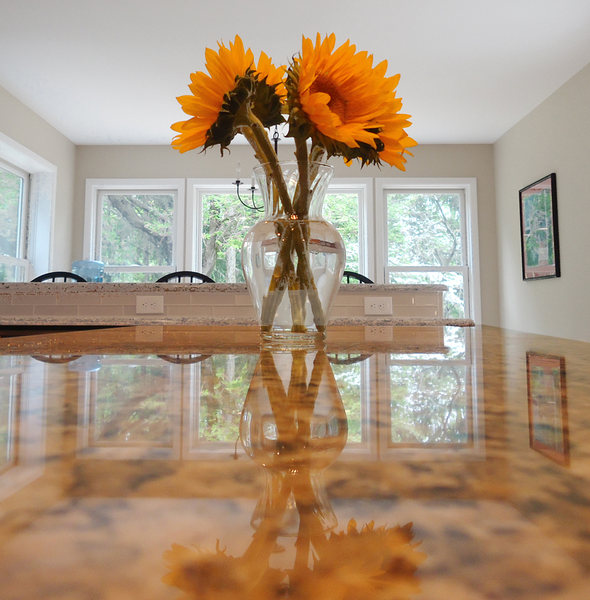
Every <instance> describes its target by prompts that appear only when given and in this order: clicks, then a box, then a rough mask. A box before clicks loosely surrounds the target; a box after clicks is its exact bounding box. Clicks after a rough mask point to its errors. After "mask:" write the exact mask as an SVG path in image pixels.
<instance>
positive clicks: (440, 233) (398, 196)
mask: <svg viewBox="0 0 590 600" xmlns="http://www.w3.org/2000/svg"><path fill="white" fill-rule="evenodd" d="M387 242H388V244H387V252H388V264H389V265H390V266H430V267H455V266H460V265H462V264H463V256H462V238H461V204H460V196H459V195H458V194H456V193H452V192H451V193H428V194H426V193H391V194H388V195H387ZM390 283H400V284H443V285H447V286H448V287H449V290H448V291H447V292H445V295H444V311H443V314H444V316H445V317H447V318H460V317H463V316H465V300H464V290H463V277H462V275H461V274H460V273H457V272H453V271H446V272H444V271H439V272H419V271H414V272H396V273H391V274H390Z"/></svg>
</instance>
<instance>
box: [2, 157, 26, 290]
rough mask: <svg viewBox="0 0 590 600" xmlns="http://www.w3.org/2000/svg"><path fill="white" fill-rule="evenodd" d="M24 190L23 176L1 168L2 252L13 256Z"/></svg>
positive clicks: (17, 239) (16, 243)
mask: <svg viewBox="0 0 590 600" xmlns="http://www.w3.org/2000/svg"><path fill="white" fill-rule="evenodd" d="M22 190H23V178H22V177H19V176H18V175H15V174H14V173H10V172H9V171H6V170H4V169H2V168H0V254H7V255H8V256H12V257H17V256H18V245H19V229H20V223H19V220H20V212H21V208H22V207H21V202H22ZM0 281H2V279H0Z"/></svg>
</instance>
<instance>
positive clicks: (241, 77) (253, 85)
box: [172, 35, 285, 153]
mask: <svg viewBox="0 0 590 600" xmlns="http://www.w3.org/2000/svg"><path fill="white" fill-rule="evenodd" d="M218 45H219V50H218V52H215V51H214V50H212V49H211V48H207V49H206V51H205V59H206V64H205V66H206V69H207V71H208V74H207V73H204V72H202V71H198V72H196V73H191V83H190V84H189V89H190V91H191V92H192V94H191V95H187V96H180V97H178V102H179V103H180V105H181V106H182V110H183V111H184V112H185V113H187V114H188V115H190V116H191V117H192V118H190V119H188V120H187V121H179V122H178V123H174V124H173V125H172V129H173V130H174V131H177V132H178V134H179V135H177V136H175V137H174V140H173V142H172V146H173V147H174V148H176V149H177V150H179V151H180V152H186V151H187V150H192V149H194V148H200V147H201V146H203V147H204V148H207V147H209V146H213V145H215V144H219V145H220V146H221V150H222V153H223V150H224V149H225V148H227V146H229V144H230V142H231V141H232V139H233V138H234V136H235V134H236V133H237V128H238V127H239V126H240V125H242V124H244V123H243V122H242V121H241V120H240V117H241V118H243V115H242V114H241V112H243V108H244V105H245V104H246V103H248V104H249V106H250V108H251V109H252V111H253V113H254V114H255V115H256V117H257V118H258V119H260V121H261V122H262V123H263V125H264V126H265V127H270V126H271V125H277V124H279V123H282V122H283V120H284V119H283V117H282V116H281V104H282V100H283V97H284V93H285V92H284V86H283V83H282V78H283V73H284V67H275V66H274V65H273V64H272V62H271V60H270V58H269V57H268V56H267V55H266V54H265V53H264V52H261V53H260V58H259V60H258V66H256V64H255V62H254V55H253V53H252V50H250V49H249V48H248V49H245V48H244V44H243V43H242V40H241V39H240V37H239V36H238V35H236V37H235V40H234V42H233V43H232V42H230V44H229V48H228V47H226V46H224V45H223V44H222V43H219V42H218Z"/></svg>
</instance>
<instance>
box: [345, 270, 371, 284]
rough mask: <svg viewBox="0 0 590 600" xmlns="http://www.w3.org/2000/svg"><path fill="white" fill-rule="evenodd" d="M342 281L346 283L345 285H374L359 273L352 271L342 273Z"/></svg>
mask: <svg viewBox="0 0 590 600" xmlns="http://www.w3.org/2000/svg"><path fill="white" fill-rule="evenodd" d="M342 279H343V280H344V281H346V283H375V282H374V281H371V280H370V279H369V278H368V277H365V276H364V275H361V274H360V273H355V272H354V271H344V273H343V274H342Z"/></svg>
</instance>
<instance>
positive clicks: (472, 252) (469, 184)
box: [375, 177, 481, 323]
mask: <svg viewBox="0 0 590 600" xmlns="http://www.w3.org/2000/svg"><path fill="white" fill-rule="evenodd" d="M410 190H411V191H415V192H420V191H435V190H436V191H441V192H446V191H448V192H450V191H456V190H460V191H461V192H462V193H463V196H464V199H465V206H464V215H465V218H464V223H463V224H462V227H463V228H464V231H462V232H461V235H462V236H464V237H463V240H462V243H463V252H465V261H466V263H465V265H463V266H464V267H465V269H464V272H465V276H464V281H465V280H466V285H465V287H464V294H465V295H464V298H465V318H467V319H473V320H474V321H475V322H476V323H479V322H481V292H480V276H479V236H478V219H477V180H476V178H475V177H459V178H457V177H420V178H388V177H379V178H376V179H375V243H376V248H377V250H376V254H375V263H376V279H375V283H385V282H387V281H388V279H387V274H388V265H387V248H386V243H387V230H386V227H387V219H386V211H387V203H386V195H387V193H388V192H407V191H410ZM394 270H396V271H403V270H406V271H412V272H416V271H420V270H431V269H428V268H424V267H423V268H420V267H406V268H402V267H395V269H394ZM436 270H437V271H441V269H436ZM449 270H452V271H457V270H461V269H458V268H457V267H452V268H451V269H449Z"/></svg>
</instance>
